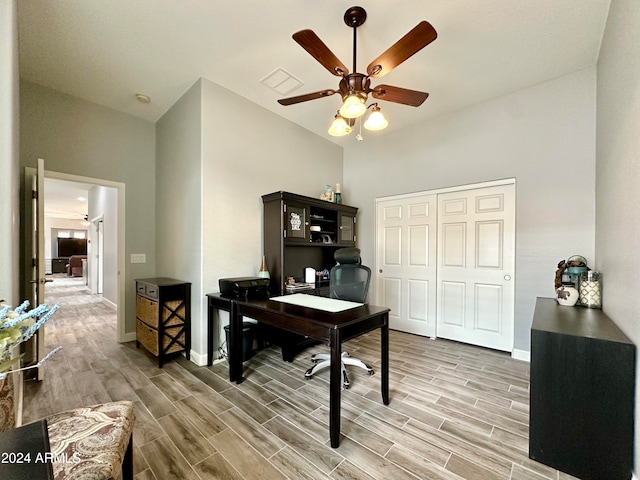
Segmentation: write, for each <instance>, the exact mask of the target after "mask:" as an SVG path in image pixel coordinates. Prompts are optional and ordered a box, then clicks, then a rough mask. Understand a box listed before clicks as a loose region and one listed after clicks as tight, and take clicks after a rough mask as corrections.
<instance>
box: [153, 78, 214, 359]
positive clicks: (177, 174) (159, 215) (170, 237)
mask: <svg viewBox="0 0 640 480" xmlns="http://www.w3.org/2000/svg"><path fill="white" fill-rule="evenodd" d="M201 110H202V96H201V88H200V82H199V81H198V82H196V84H195V85H194V86H192V87H191V88H190V89H189V91H188V92H187V93H185V94H184V95H183V96H182V98H180V100H178V101H177V102H176V103H175V104H174V105H173V107H171V109H169V111H168V112H167V113H165V114H164V116H163V117H162V118H161V119H160V120H158V122H157V123H156V249H157V255H156V267H157V274H158V276H160V277H170V278H177V279H180V280H183V281H185V282H191V284H192V285H191V344H192V351H193V354H194V356H193V357H192V358H193V360H196V363H197V358H196V357H197V355H198V354H199V353H200V354H205V353H206V352H205V350H204V348H203V346H204V345H205V343H203V342H202V341H201V339H202V338H204V337H203V335H204V334H203V333H202V332H203V331H204V332H205V333H206V330H204V326H203V325H204V321H205V320H204V317H205V315H206V310H205V311H204V312H205V313H204V314H203V310H202V307H201V305H202V302H203V294H202V288H201V284H202V230H203V226H202V189H203V184H202V142H203V136H202V120H201V116H202V112H201Z"/></svg>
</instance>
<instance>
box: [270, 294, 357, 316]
mask: <svg viewBox="0 0 640 480" xmlns="http://www.w3.org/2000/svg"><path fill="white" fill-rule="evenodd" d="M269 300H275V301H276V302H283V303H290V304H292V305H299V306H301V307H308V308H315V309H317V310H324V311H325V312H331V313H337V312H343V311H345V310H349V309H351V308H356V307H360V306H362V305H364V303H357V302H347V301H346V300H338V299H337V298H328V297H318V296H317V295H307V294H305V293H294V294H293V295H283V296H282V297H271V298H270V299H269Z"/></svg>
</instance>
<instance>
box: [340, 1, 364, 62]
mask: <svg viewBox="0 0 640 480" xmlns="http://www.w3.org/2000/svg"><path fill="white" fill-rule="evenodd" d="M366 19H367V12H366V11H365V10H364V8H362V7H351V8H350V9H348V10H347V11H346V12H345V13H344V23H346V24H347V27H351V28H353V70H352V72H353V73H355V72H357V71H358V69H357V68H356V45H357V30H358V27H359V26H360V25H362V24H363V23H364V22H365V20H366Z"/></svg>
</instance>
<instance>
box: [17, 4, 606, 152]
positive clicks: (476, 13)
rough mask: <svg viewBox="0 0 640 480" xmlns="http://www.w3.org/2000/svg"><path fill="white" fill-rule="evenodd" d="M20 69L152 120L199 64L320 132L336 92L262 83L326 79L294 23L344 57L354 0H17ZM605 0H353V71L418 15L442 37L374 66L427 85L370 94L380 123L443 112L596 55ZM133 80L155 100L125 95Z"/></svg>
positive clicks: (410, 83) (199, 73)
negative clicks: (414, 97) (402, 95)
mask: <svg viewBox="0 0 640 480" xmlns="http://www.w3.org/2000/svg"><path fill="white" fill-rule="evenodd" d="M17 4H18V21H19V45H20V74H21V77H22V78H23V79H25V80H28V81H32V82H35V83H39V84H41V85H45V86H47V87H50V88H53V89H55V90H59V91H61V92H65V93H68V94H71V95H75V96H77V97H80V98H83V99H86V100H89V101H92V102H95V103H97V104H100V105H104V106H107V107H110V108H113V109H116V110H119V111H122V112H126V113H129V114H131V115H135V116H138V117H142V118H145V119H147V120H151V121H156V120H158V119H159V118H160V117H161V116H162V115H163V114H164V113H165V112H166V111H167V110H168V109H169V108H170V107H171V106H172V105H173V104H174V103H175V102H176V101H177V100H178V99H179V98H180V97H181V96H182V95H183V94H184V93H185V92H186V91H187V90H188V89H189V88H190V87H191V86H192V85H193V84H194V83H195V82H196V80H197V79H198V78H200V77H205V78H207V79H209V80H211V81H213V82H215V83H218V84H220V85H222V86H224V87H226V88H228V89H230V90H232V91H234V92H236V93H237V94H239V95H241V96H243V97H246V98H248V99H249V100H251V101H253V102H255V103H257V104H259V105H261V106H263V107H264V108H266V109H269V110H271V111H273V112H275V113H277V114H278V115H281V116H282V117H285V118H287V119H289V120H291V121H292V122H295V123H297V124H299V125H301V126H303V127H304V128H306V129H308V130H310V131H312V132H315V133H317V134H318V135H322V136H323V137H325V138H328V139H331V140H333V141H336V142H337V143H343V142H345V141H348V140H349V138H350V137H351V136H350V137H346V138H341V139H334V138H332V137H330V136H329V135H328V134H327V128H328V126H329V124H330V122H331V120H332V119H333V115H334V114H335V112H336V110H337V109H338V108H339V106H340V98H339V95H334V96H331V97H328V98H323V99H319V100H313V101H310V102H305V103H303V104H297V105H292V106H287V107H284V106H281V105H279V104H278V103H277V100H278V98H281V96H280V95H278V94H277V93H275V92H274V91H272V90H271V89H269V88H267V87H266V86H264V85H262V84H261V83H260V81H261V79H263V78H264V77H265V76H267V75H268V74H270V73H271V72H272V71H274V70H275V69H277V68H279V67H280V68H283V69H285V70H286V71H288V72H290V73H291V74H293V75H294V76H295V77H297V78H298V79H300V80H301V81H302V82H303V83H304V85H303V86H301V87H300V88H298V89H296V90H295V91H293V92H291V93H289V94H288V95H286V96H294V95H301V94H304V93H309V92H315V91H318V90H324V89H328V88H331V89H336V88H337V86H338V80H339V78H338V77H335V76H332V75H331V74H330V73H329V72H328V71H327V70H325V69H324V68H323V67H322V66H321V65H320V64H319V63H318V62H316V61H315V60H314V59H313V58H312V57H311V56H310V55H309V54H308V53H307V52H306V51H304V50H303V49H302V48H301V47H300V46H299V45H298V44H296V43H295V42H294V41H293V40H292V38H291V35H292V34H293V33H294V32H296V31H299V30H302V29H305V28H310V29H312V30H313V31H314V32H315V33H316V34H317V35H318V36H319V37H320V38H321V39H322V40H323V41H324V43H325V44H326V45H327V46H328V47H329V48H330V49H331V50H332V51H333V52H334V53H335V54H336V55H337V56H338V58H340V59H341V60H342V62H343V63H344V64H345V65H347V66H348V67H349V69H351V67H352V64H353V59H352V38H353V37H352V30H351V29H350V28H349V27H347V26H346V25H345V24H344V21H343V15H344V12H345V11H346V10H347V9H348V8H349V7H351V6H353V5H354V2H353V0H349V1H345V0H334V1H331V2H322V1H317V0H313V1H312V0H242V1H224V2H223V1H220V0H180V1H178V0H19V1H18V2H17ZM609 4H610V0H562V1H559V0H528V1H522V0H484V1H478V0H446V1H442V0H403V1H389V0H363V1H361V2H359V3H357V5H360V6H362V7H364V8H365V9H366V11H367V15H368V16H367V20H366V22H365V24H364V25H363V26H362V27H360V28H359V29H358V49H357V57H358V71H359V72H363V71H365V69H366V66H367V65H368V64H369V62H370V61H372V60H373V59H374V58H375V57H377V56H378V55H379V54H380V53H382V52H383V51H385V50H386V49H387V48H388V47H390V46H391V45H392V44H393V43H394V42H396V41H397V40H398V39H399V38H400V37H402V36H403V35H404V34H405V33H407V32H408V31H409V30H410V29H411V28H413V27H414V26H415V25H416V24H417V23H418V22H419V21H421V20H427V21H428V22H429V23H431V24H432V25H433V26H434V27H435V29H436V31H437V32H438V38H437V39H436V40H435V41H434V42H433V43H432V44H430V45H428V46H427V47H425V48H424V49H423V50H421V51H420V52H418V53H417V54H416V55H414V56H413V57H411V58H410V59H408V60H407V61H406V62H405V63H403V64H402V65H400V66H399V67H397V68H396V69H395V70H394V71H392V72H391V73H390V74H389V75H387V76H385V77H384V79H380V80H374V81H372V85H374V86H375V85H376V84H377V83H378V84H379V83H386V84H391V85H395V86H399V87H404V88H409V89H412V90H420V91H426V92H429V93H430V97H429V98H428V99H427V100H426V102H425V103H424V104H423V105H422V106H421V107H418V108H415V107H409V106H404V105H397V104H391V103H389V102H380V106H381V107H382V110H383V113H384V114H385V116H386V117H387V118H388V120H389V122H390V126H389V128H388V129H387V130H385V131H383V132H376V133H375V134H385V132H389V131H393V130H395V129H399V128H402V127H404V126H407V125H410V124H414V123H416V122H420V121H422V120H426V119H430V118H434V117H437V116H440V115H444V114H447V113H449V112H452V111H456V110H459V109H462V108H465V107H468V106H471V105H475V104H478V103H481V102H484V101H487V100H489V99H491V98H495V97H498V96H501V95H504V94H506V93H509V92H514V91H517V90H520V89H522V88H525V87H529V86H531V85H535V84H538V83H540V82H544V81H547V80H549V79H552V78H556V77H559V76H562V75H565V74H567V73H571V72H575V71H579V70H582V69H584V68H587V67H589V66H592V65H594V64H595V63H596V62H597V58H598V52H599V48H600V42H601V39H602V34H603V31H604V27H605V23H606V19H607V14H608V10H609ZM136 93H143V94H145V95H148V96H149V97H151V103H149V104H146V105H145V104H142V103H140V102H138V101H137V100H136V99H135V98H134V95H135V94H136Z"/></svg>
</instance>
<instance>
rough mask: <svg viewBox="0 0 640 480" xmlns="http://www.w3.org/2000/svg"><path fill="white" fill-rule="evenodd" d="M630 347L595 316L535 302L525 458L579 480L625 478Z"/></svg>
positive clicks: (629, 442) (630, 421) (630, 416)
mask: <svg viewBox="0 0 640 480" xmlns="http://www.w3.org/2000/svg"><path fill="white" fill-rule="evenodd" d="M635 365H636V347H635V345H634V344H633V343H632V342H631V341H630V340H629V339H628V338H627V337H626V336H625V335H624V333H622V331H620V329H619V328H618V327H617V326H616V325H615V324H614V323H613V322H612V321H611V320H610V319H609V318H608V317H607V316H606V315H605V314H604V313H603V312H602V311H601V310H597V309H589V308H583V307H565V306H560V305H558V304H557V303H556V301H555V299H551V298H538V299H537V301H536V308H535V312H534V315H533V323H532V326H531V393H530V418H529V457H530V458H532V459H533V460H536V461H538V462H541V463H544V464H545V465H549V466H551V467H553V468H556V469H558V470H561V471H563V472H566V473H569V474H571V475H573V476H575V477H578V478H581V479H582V480H603V479H607V480H616V479H624V480H628V479H629V478H631V472H632V468H633V430H634V402H635V398H634V390H635V376H636V375H635Z"/></svg>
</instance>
